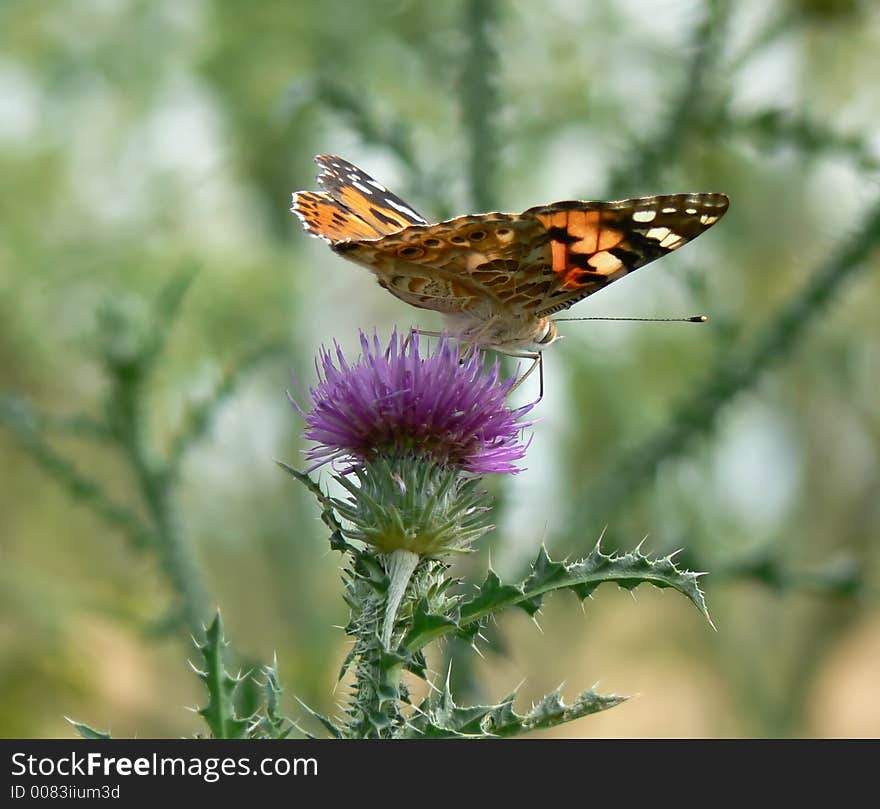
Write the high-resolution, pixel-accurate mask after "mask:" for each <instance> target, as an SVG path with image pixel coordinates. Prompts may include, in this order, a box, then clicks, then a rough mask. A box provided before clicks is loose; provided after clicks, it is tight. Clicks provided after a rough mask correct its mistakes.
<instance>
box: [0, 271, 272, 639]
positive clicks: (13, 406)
mask: <svg viewBox="0 0 880 809" xmlns="http://www.w3.org/2000/svg"><path fill="white" fill-rule="evenodd" d="M194 276H195V273H194V271H189V272H182V273H179V274H178V275H176V276H175V277H174V279H173V280H172V281H171V282H170V283H169V284H167V285H166V286H165V287H164V288H163V289H162V290H161V292H160V294H159V295H158V297H157V299H156V301H155V302H154V304H153V306H151V307H150V309H149V311H148V312H146V313H145V312H143V311H142V310H141V309H139V308H138V307H131V306H129V305H128V303H129V302H126V301H120V300H113V301H110V302H109V303H108V305H107V306H105V308H104V309H103V310H102V311H101V312H100V316H99V334H98V343H97V352H98V354H99V356H100V358H101V360H102V362H103V365H104V370H105V372H106V374H107V376H108V378H109V380H110V386H109V390H108V393H107V395H106V398H105V401H104V408H103V409H104V413H105V419H104V420H103V421H101V420H96V419H92V418H89V417H83V416H75V417H70V418H65V417H53V416H48V415H45V414H42V413H40V412H39V411H38V410H37V409H36V408H34V407H33V406H32V405H31V404H29V403H27V402H25V401H22V400H20V399H15V398H13V397H3V398H0V424H4V425H5V426H7V427H8V428H9V429H10V430H11V432H12V434H13V436H14V437H15V439H16V440H17V442H18V444H19V445H20V446H21V447H22V448H23V449H24V450H25V451H26V452H27V453H28V455H29V456H30V457H31V458H33V459H34V461H35V462H36V463H37V464H38V465H39V466H40V468H42V469H43V470H44V471H45V472H46V473H47V474H48V475H49V476H50V477H51V478H52V479H54V480H55V481H56V482H57V483H59V484H60V485H61V486H62V488H64V489H65V490H66V491H67V492H68V493H69V494H70V495H71V496H72V497H73V498H74V499H76V500H78V501H81V502H83V503H85V504H86V505H88V506H89V507H90V508H91V509H92V510H93V511H95V512H96V513H97V514H98V515H99V516H100V517H101V518H103V519H104V520H105V521H106V522H107V523H109V524H110V525H112V526H114V527H116V528H120V529H122V530H123V531H124V532H125V533H126V534H127V535H128V536H129V537H131V538H132V540H133V542H134V544H135V546H136V547H137V548H139V549H141V550H144V549H149V550H151V551H152V552H154V553H155V554H156V555H157V557H158V559H159V562H160V566H161V570H162V573H163V574H164V577H165V579H166V581H167V582H168V584H169V586H170V588H171V590H172V592H173V593H174V594H175V596H176V600H177V603H176V604H175V605H174V606H173V607H172V609H171V610H170V611H169V614H168V616H166V617H165V618H163V619H162V626H163V627H164V628H165V630H172V629H178V628H179V627H180V626H181V625H183V626H186V628H187V629H188V631H189V632H190V633H191V634H193V633H198V632H199V631H201V629H202V626H203V622H204V619H205V618H207V616H208V614H209V609H208V608H209V603H210V598H209V595H208V592H207V589H206V587H205V585H204V582H203V577H202V571H201V568H200V566H199V564H198V562H197V560H196V557H195V554H194V552H193V548H192V545H191V543H190V541H189V538H188V537H187V535H186V532H185V531H184V528H183V525H182V522H181V520H180V517H179V514H178V507H177V494H176V490H175V484H176V482H177V479H178V473H179V468H180V465H181V463H182V460H183V458H184V457H185V455H186V452H187V451H188V450H189V449H190V448H191V447H192V446H193V445H194V444H195V442H196V441H197V440H198V439H199V438H201V437H202V436H203V435H204V434H205V432H206V431H207V429H208V427H209V426H210V424H211V420H212V418H213V416H214V415H215V413H216V412H217V409H218V408H219V407H220V405H221V404H222V403H223V402H224V401H225V400H226V399H227V398H228V397H229V396H230V395H231V394H232V392H233V391H234V389H235V387H236V386H237V384H238V383H239V382H240V381H241V379H242V378H243V376H244V374H245V373H247V372H248V371H250V370H251V369H252V368H253V367H254V366H255V365H256V364H257V363H258V362H260V361H261V360H263V359H265V358H266V357H267V356H269V355H271V354H274V353H276V352H277V351H278V350H280V348H281V345H282V344H281V342H280V341H279V340H273V341H271V342H266V343H264V344H263V345H261V346H259V347H258V348H257V349H255V350H254V351H252V352H251V353H250V354H248V355H247V356H245V357H244V358H243V359H242V360H241V361H240V363H239V364H238V365H237V366H236V367H235V368H233V369H232V370H231V371H230V372H229V373H228V374H227V375H226V376H225V377H224V379H223V380H222V381H221V383H220V385H219V386H218V388H217V390H215V391H214V393H213V395H212V396H211V397H209V398H208V399H207V400H206V401H205V402H203V403H201V404H199V405H198V406H197V407H196V408H194V409H193V411H192V412H191V413H190V415H189V418H188V420H187V423H186V424H185V426H184V427H183V428H182V429H181V431H180V433H179V434H178V437H177V438H176V439H175V440H174V442H173V444H172V447H171V449H170V451H169V452H168V453H167V454H165V455H164V456H163V454H162V453H160V452H159V451H158V449H157V447H156V444H155V441H154V440H153V436H152V432H151V430H150V423H149V418H148V412H149V410H148V398H149V394H148V387H149V382H150V379H151V374H152V371H153V369H154V367H155V364H156V362H157V360H158V359H159V357H160V356H161V353H162V350H163V348H164V345H165V342H166V339H167V336H168V333H169V331H170V329H171V327H172V325H173V323H174V320H175V317H176V316H177V314H178V313H179V311H180V307H181V305H182V303H183V299H184V297H185V295H186V292H187V290H188V289H189V287H190V284H191V283H192V280H193V278H194ZM47 428H54V429H62V430H64V431H65V432H68V433H71V434H75V435H79V436H82V437H89V438H95V437H98V438H100V439H102V441H104V443H105V444H107V445H110V446H112V447H113V448H114V449H115V450H116V452H117V453H119V455H120V456H121V457H122V459H123V461H124V462H125V464H126V466H127V467H128V468H129V470H130V471H131V474H132V477H133V479H134V482H135V484H136V486H137V490H138V494H139V495H140V498H141V500H142V501H143V504H144V508H145V511H146V517H147V520H146V521H145V520H144V519H142V518H141V517H140V516H139V515H138V514H137V513H136V510H132V509H130V508H128V507H126V506H124V505H120V504H118V503H116V502H114V501H113V499H112V498H110V497H109V496H108V495H107V493H106V492H105V491H104V488H103V487H102V486H101V485H100V484H99V483H98V482H97V481H94V480H92V479H91V478H89V477H87V476H85V475H83V474H82V473H81V472H80V471H79V470H77V468H76V467H75V465H74V464H73V463H72V462H71V461H69V460H67V459H66V458H64V457H63V455H62V454H61V453H59V452H58V451H57V450H55V449H53V448H52V447H51V446H50V445H49V443H48V442H47V441H46V440H45V438H44V437H43V433H44V432H45V430H46V429H47ZM158 625H159V624H158V623H157V626H158Z"/></svg>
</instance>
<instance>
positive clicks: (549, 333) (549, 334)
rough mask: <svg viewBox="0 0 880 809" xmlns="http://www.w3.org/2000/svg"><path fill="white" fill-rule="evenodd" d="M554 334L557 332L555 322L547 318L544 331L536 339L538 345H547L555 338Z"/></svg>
mask: <svg viewBox="0 0 880 809" xmlns="http://www.w3.org/2000/svg"><path fill="white" fill-rule="evenodd" d="M556 334H557V331H556V326H555V324H554V323H553V321H552V320H548V321H547V325H546V326H544V333H543V334H542V335H541V337H540V338H539V339H538V340H537V343H538V345H542V346H545V345H549V344H550V343H552V342H553V341H554V340H555V339H556Z"/></svg>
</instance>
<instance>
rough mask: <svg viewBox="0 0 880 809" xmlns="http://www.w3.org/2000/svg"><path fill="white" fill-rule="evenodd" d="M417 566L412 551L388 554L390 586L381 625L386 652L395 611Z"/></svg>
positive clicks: (387, 571) (415, 554)
mask: <svg viewBox="0 0 880 809" xmlns="http://www.w3.org/2000/svg"><path fill="white" fill-rule="evenodd" d="M418 564H419V555H418V554H417V553H413V552H412V551H407V550H403V549H402V548H398V549H397V550H396V551H394V552H393V553H391V554H389V556H388V559H387V562H386V565H385V572H386V573H387V574H388V579H389V581H390V584H389V585H388V593H387V594H386V596H385V620H384V623H383V624H382V646H383V647H384V648H385V649H386V650H390V647H391V635H392V634H393V633H394V621H395V619H396V618H397V610H398V609H399V607H400V602H401V601H402V600H403V596H404V593H406V587H407V585H408V584H409V580H410V579H411V578H412V574H413V572H414V571H415V569H416V567H418Z"/></svg>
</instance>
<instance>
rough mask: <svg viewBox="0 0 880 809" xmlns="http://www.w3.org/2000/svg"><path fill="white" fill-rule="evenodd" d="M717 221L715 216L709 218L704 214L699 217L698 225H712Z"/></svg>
mask: <svg viewBox="0 0 880 809" xmlns="http://www.w3.org/2000/svg"><path fill="white" fill-rule="evenodd" d="M717 221H718V217H717V216H709V214H706V213H704V214H703V215H702V216H701V217H700V224H701V225H714V224H715V223H716V222H717Z"/></svg>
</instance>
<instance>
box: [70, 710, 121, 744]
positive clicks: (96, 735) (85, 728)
mask: <svg viewBox="0 0 880 809" xmlns="http://www.w3.org/2000/svg"><path fill="white" fill-rule="evenodd" d="M64 718H65V720H67V721H68V722H70V724H71V725H73V727H74V728H75V729H76V732H77V733H79V735H80V736H81V737H82V738H83V739H112V738H113V737H112V736H111V735H110V733H109V732H108V731H104V730H95V728H93V727H91V726H89V725H87V724H85V723H84V722H77V721H75V720H73V719H71V718H70V717H69V716H65V717H64Z"/></svg>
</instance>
